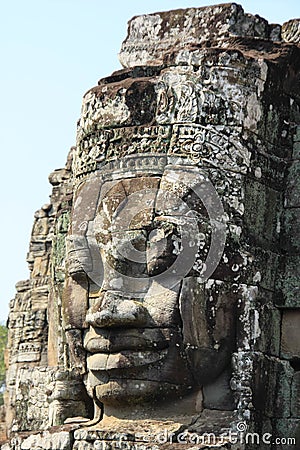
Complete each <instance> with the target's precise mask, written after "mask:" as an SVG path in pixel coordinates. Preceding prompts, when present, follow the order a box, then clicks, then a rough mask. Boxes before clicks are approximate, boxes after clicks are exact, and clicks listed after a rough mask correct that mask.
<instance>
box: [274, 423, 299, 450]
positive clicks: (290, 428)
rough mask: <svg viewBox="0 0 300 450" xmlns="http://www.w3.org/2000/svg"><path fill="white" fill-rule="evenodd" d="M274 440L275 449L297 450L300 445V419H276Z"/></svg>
mask: <svg viewBox="0 0 300 450" xmlns="http://www.w3.org/2000/svg"><path fill="white" fill-rule="evenodd" d="M272 434H273V435H272V442H274V444H275V445H274V447H273V448H274V449H275V450H296V449H298V448H299V446H300V419H278V420H276V421H274V425H273V433H272Z"/></svg>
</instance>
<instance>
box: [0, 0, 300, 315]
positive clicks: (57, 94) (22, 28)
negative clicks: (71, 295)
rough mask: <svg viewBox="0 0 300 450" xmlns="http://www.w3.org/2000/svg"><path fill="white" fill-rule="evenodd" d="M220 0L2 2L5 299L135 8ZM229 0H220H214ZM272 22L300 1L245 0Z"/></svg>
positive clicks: (3, 311)
mask: <svg viewBox="0 0 300 450" xmlns="http://www.w3.org/2000/svg"><path fill="white" fill-rule="evenodd" d="M216 3H219V2H218V0H215V1H210V0H203V1H202V0H198V1H196V0H194V1H188V0H151V1H150V0H149V1H141V0H127V1H125V0H110V1H101V0H26V1H24V0H9V1H5V2H3V3H2V5H1V25H0V50H1V53H0V54H1V62H2V67H1V71H0V80H1V82H0V95H1V108H0V114H1V117H0V140H1V157H2V170H1V186H0V195H1V203H0V205H2V208H3V209H2V214H1V221H0V226H1V248H2V252H1V253H2V258H1V271H0V273H1V304H0V321H5V320H6V317H7V314H8V303H9V300H10V299H11V298H12V297H13V296H14V292H15V288H14V286H15V283H16V282H17V281H19V280H23V279H26V278H28V275H29V272H28V268H27V264H26V253H27V251H28V244H29V239H30V232H31V226H32V223H33V214H34V212H35V211H36V210H37V209H38V208H40V207H41V206H42V205H43V204H45V203H48V201H49V195H50V185H49V184H48V174H49V173H50V172H52V171H53V170H54V169H57V168H60V167H62V166H64V164H65V160H66V157H67V153H68V150H69V148H70V147H71V146H72V145H74V143H75V130H76V121H77V119H78V117H79V114H80V108H81V99H82V96H83V94H84V93H85V92H86V91H87V90H88V89H89V88H91V87H92V86H94V85H96V84H97V81H98V79H99V78H102V77H104V76H106V75H109V74H110V73H111V72H112V71H114V70H117V69H120V68H121V67H120V64H119V62H118V58H117V54H118V51H119V49H120V46H121V42H122V41H123V39H124V38H125V36H126V30H127V21H128V20H129V19H130V18H131V17H132V16H134V15H139V14H144V13H149V12H155V11H164V10H169V9H177V8H187V7H192V6H193V7H200V6H205V5H212V4H216ZM220 3H225V2H220ZM239 3H240V4H241V5H242V6H243V7H244V10H245V11H246V12H250V13H252V14H259V15H261V16H263V17H265V18H266V19H267V20H268V21H269V22H271V23H283V22H285V21H287V20H289V19H291V18H295V17H299V16H300V2H299V0H286V1H285V2H284V1H282V0H244V1H240V2H239Z"/></svg>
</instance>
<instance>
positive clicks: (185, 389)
mask: <svg viewBox="0 0 300 450" xmlns="http://www.w3.org/2000/svg"><path fill="white" fill-rule="evenodd" d="M189 392H191V386H187V385H176V384H172V383H164V382H161V381H149V380H135V379H130V380H124V379H117V380H111V381H109V382H108V383H105V384H101V385H98V386H96V389H95V393H96V397H97V398H98V399H99V400H100V401H101V402H102V403H103V404H104V405H105V406H121V405H125V406H126V405H128V406H129V405H141V404H144V403H146V404H147V403H150V402H151V405H153V404H155V403H156V404H158V403H160V402H166V401H167V400H169V399H172V398H177V399H178V398H179V397H181V396H182V397H183V396H185V395H186V394H188V393H189Z"/></svg>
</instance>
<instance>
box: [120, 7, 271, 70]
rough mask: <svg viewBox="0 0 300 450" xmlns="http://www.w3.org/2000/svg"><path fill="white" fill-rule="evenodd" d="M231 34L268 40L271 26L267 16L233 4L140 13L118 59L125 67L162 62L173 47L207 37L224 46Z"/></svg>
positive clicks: (198, 42)
mask: <svg viewBox="0 0 300 450" xmlns="http://www.w3.org/2000/svg"><path fill="white" fill-rule="evenodd" d="M187 23H189V32H188V33H187V27H186V24H187ZM221 24H222V25H221ZM228 35H231V36H248V37H250V36H251V37H254V36H255V37H260V38H263V39H265V38H269V29H268V26H267V22H266V21H265V20H264V19H262V18H261V17H259V16H255V17H254V16H251V15H249V14H247V15H246V14H244V11H243V8H242V7H241V6H240V5H236V4H234V3H231V4H225V5H216V6H210V7H205V8H190V9H178V10H177V11H172V12H162V13H155V14H149V15H144V16H138V17H134V18H133V19H132V20H131V21H130V22H129V33H128V37H127V39H126V40H125V41H124V42H123V44H122V48H121V52H120V54H119V59H120V61H121V64H122V65H123V66H124V67H134V66H137V65H146V64H149V65H151V64H156V65H159V64H161V63H162V56H163V55H165V54H166V53H169V52H170V51H171V49H172V48H173V47H174V46H176V47H177V48H178V49H183V48H184V47H186V46H187V45H188V44H190V43H193V44H198V45H199V44H201V43H203V42H205V41H207V40H209V41H216V42H217V43H218V44H217V45H218V46H221V45H222V40H223V39H224V38H225V37H227V36H228Z"/></svg>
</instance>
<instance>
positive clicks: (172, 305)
mask: <svg viewBox="0 0 300 450" xmlns="http://www.w3.org/2000/svg"><path fill="white" fill-rule="evenodd" d="M175 178H176V177H175ZM164 182H166V177H165V178H164V176H163V177H162V178H161V177H159V176H155V177H154V176H142V177H136V178H123V179H120V180H117V181H110V182H106V183H104V185H103V186H102V189H101V194H100V202H99V207H98V212H97V214H96V217H95V220H94V233H95V237H96V240H97V243H98V246H99V251H100V254H101V258H102V262H103V268H104V275H103V283H102V286H101V289H100V291H99V292H98V294H97V295H94V296H93V297H91V298H90V305H89V310H88V312H87V317H86V320H87V323H88V324H89V325H90V328H89V330H88V332H87V333H86V335H85V342H84V345H85V349H86V350H87V352H88V357H87V367H88V371H89V375H88V385H89V387H90V388H95V391H96V395H97V397H98V398H99V399H100V400H101V401H102V402H103V403H104V404H132V402H138V403H141V402H142V403H143V402H147V401H149V400H151V401H154V400H155V399H156V400H161V401H165V400H166V399H168V398H171V397H173V396H176V397H183V396H185V395H187V394H188V393H190V392H192V391H193V390H195V389H196V388H197V387H199V386H201V385H203V384H207V383H209V382H211V381H212V380H213V379H216V378H217V377H218V376H219V375H220V374H221V373H222V371H224V370H225V368H226V366H227V365H228V364H229V362H230V356H231V353H232V351H233V349H234V337H235V325H234V324H235V294H234V292H233V289H232V286H230V285H229V286H228V285H227V284H225V283H223V282H215V281H210V282H206V283H205V282H204V281H203V280H201V279H200V278H199V275H200V271H199V270H198V272H197V267H200V266H201V264H199V262H201V258H202V259H205V255H206V254H207V247H209V245H210V239H211V232H210V228H209V220H208V218H207V216H206V215H205V211H204V209H203V205H201V201H198V202H195V201H194V200H195V199H194V200H193V199H192V196H191V195H190V196H188V195H186V194H187V192H185V194H184V195H185V196H184V195H183V191H182V192H180V186H178V189H177V190H178V191H179V193H178V192H177V194H174V192H173V193H172V192H171V191H170V190H163V189H162V184H163V183H164ZM173 187H174V186H173ZM175 191H176V189H175ZM185 191H187V190H185ZM170 196H171V197H172V198H170ZM183 197H184V200H183ZM188 199H189V200H190V202H189V200H188ZM192 200H193V201H192ZM197 276H198V278H197Z"/></svg>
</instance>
